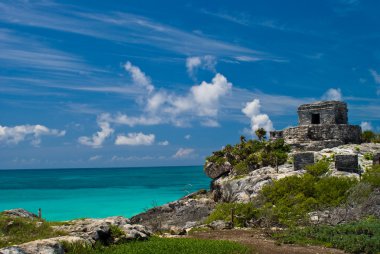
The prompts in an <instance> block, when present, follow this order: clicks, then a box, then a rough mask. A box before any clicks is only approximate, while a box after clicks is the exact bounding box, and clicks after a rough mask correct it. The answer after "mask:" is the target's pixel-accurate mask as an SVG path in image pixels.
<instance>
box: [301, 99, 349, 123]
mask: <svg viewBox="0 0 380 254" xmlns="http://www.w3.org/2000/svg"><path fill="white" fill-rule="evenodd" d="M347 111H348V110H347V104H346V103H345V102H341V101H321V102H316V103H311V104H304V105H301V106H300V107H299V108H298V121H299V125H311V124H347V122H348V117H347Z"/></svg>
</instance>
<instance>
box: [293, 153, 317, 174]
mask: <svg viewBox="0 0 380 254" xmlns="http://www.w3.org/2000/svg"><path fill="white" fill-rule="evenodd" d="M293 158H294V160H293V166H294V170H301V169H305V166H307V165H311V164H314V153H313V152H306V153H296V154H294V155H293Z"/></svg>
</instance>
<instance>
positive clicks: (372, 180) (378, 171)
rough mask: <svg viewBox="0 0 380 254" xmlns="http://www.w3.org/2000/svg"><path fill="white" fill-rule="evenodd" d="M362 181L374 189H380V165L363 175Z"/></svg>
mask: <svg viewBox="0 0 380 254" xmlns="http://www.w3.org/2000/svg"><path fill="white" fill-rule="evenodd" d="M362 181H363V182H366V183H369V184H370V185H371V186H373V187H374V188H379V187H380V165H377V166H374V167H372V168H370V169H367V171H366V172H365V173H364V174H363V175H362Z"/></svg>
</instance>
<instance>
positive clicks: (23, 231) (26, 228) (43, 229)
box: [0, 214, 65, 248]
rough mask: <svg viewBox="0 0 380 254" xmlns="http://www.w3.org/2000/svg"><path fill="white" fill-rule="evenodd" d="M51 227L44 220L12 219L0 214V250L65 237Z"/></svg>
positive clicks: (62, 233)
mask: <svg viewBox="0 0 380 254" xmlns="http://www.w3.org/2000/svg"><path fill="white" fill-rule="evenodd" d="M51 225H52V223H49V222H46V221H44V220H38V219H34V220H32V219H28V218H12V217H9V216H6V215H4V214H0V248H2V247H5V246H10V245H15V244H20V243H25V242H29V241H33V240H38V239H44V238H49V237H55V236H60V235H65V233H64V232H57V231H54V229H53V228H52V227H51Z"/></svg>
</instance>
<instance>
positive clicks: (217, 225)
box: [207, 220, 232, 230]
mask: <svg viewBox="0 0 380 254" xmlns="http://www.w3.org/2000/svg"><path fill="white" fill-rule="evenodd" d="M207 226H208V227H210V228H211V229H213V230H221V229H232V224H231V222H226V221H223V220H216V221H213V222H211V223H210V224H208V225H207Z"/></svg>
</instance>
